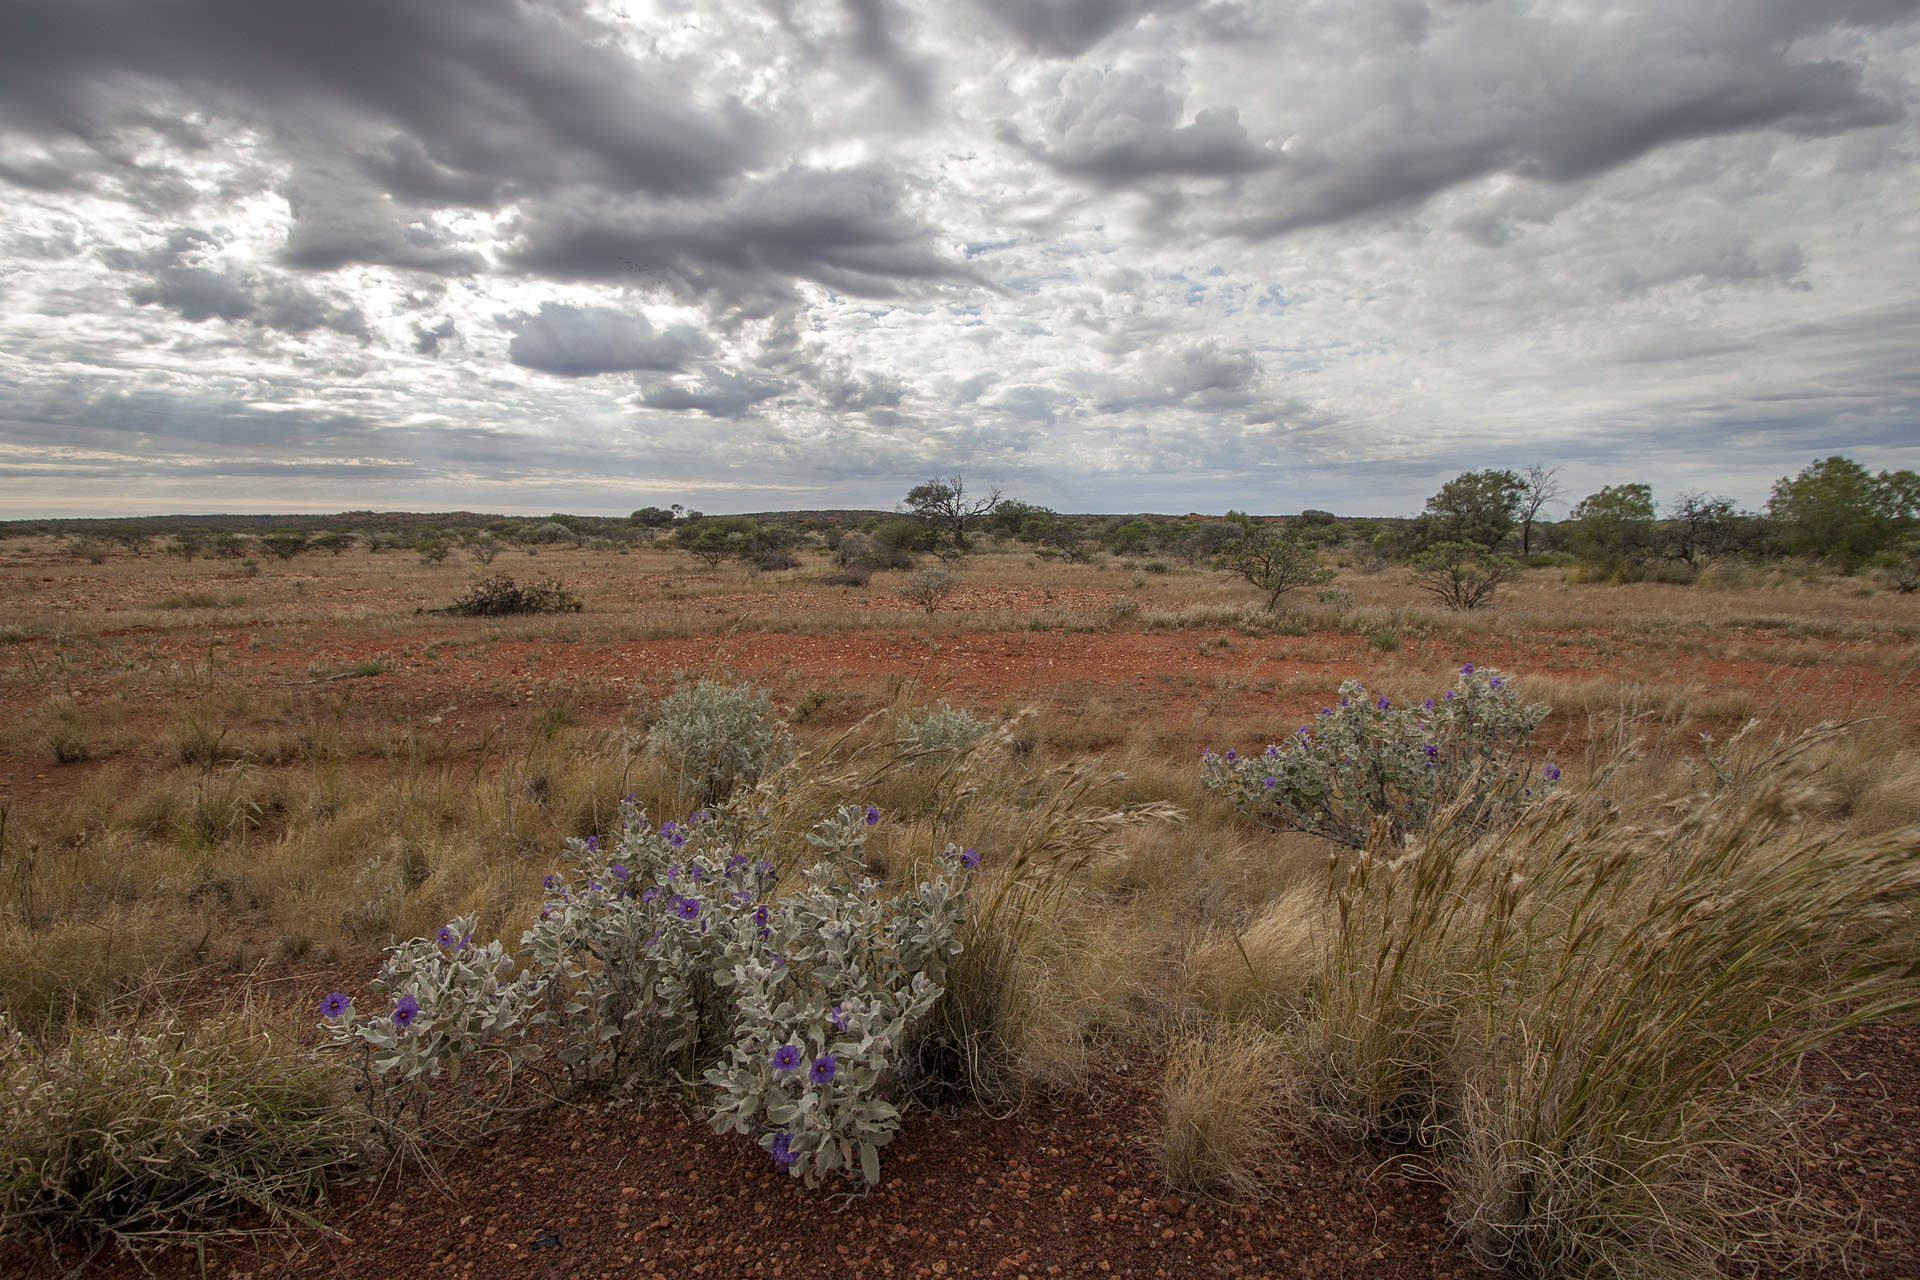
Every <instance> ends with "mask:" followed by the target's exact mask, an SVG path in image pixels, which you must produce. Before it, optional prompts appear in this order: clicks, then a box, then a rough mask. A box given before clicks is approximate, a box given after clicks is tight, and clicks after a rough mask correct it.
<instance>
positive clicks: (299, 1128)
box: [0, 1007, 363, 1245]
mask: <svg viewBox="0 0 1920 1280" xmlns="http://www.w3.org/2000/svg"><path fill="white" fill-rule="evenodd" d="M0 1099H4V1102H5V1105H4V1106H3V1107H0V1236H22V1235H26V1234H30V1233H33V1232H35V1231H41V1230H51V1231H58V1232H61V1233H63V1234H73V1233H78V1234H80V1235H82V1236H85V1237H90V1238H92V1239H94V1240H97V1241H112V1242H114V1243H117V1244H121V1245H140V1244H149V1243H160V1242H164V1241H166V1240H169V1239H178V1238H182V1237H197V1238H205V1237H206V1236H209V1235H217V1234H220V1233H221V1231H222V1230H241V1229H250V1230H254V1229H258V1228H257V1226H247V1227H244V1228H243V1227H242V1226H240V1225H239V1222H240V1218H239V1215H242V1214H249V1213H250V1214H253V1215H256V1216H255V1218H254V1221H255V1222H256V1223H257V1222H258V1221H259V1220H260V1215H264V1220H265V1221H267V1222H284V1221H287V1220H289V1219H299V1220H304V1221H310V1220H311V1219H310V1218H309V1217H308V1215H307V1214H306V1213H305V1212H304V1211H303V1208H302V1206H304V1205H307V1204H309V1203H311V1202H312V1201H313V1200H314V1199H315V1198H316V1196H317V1195H318V1193H319V1191H320V1189H321V1180H322V1178H323V1177H324V1176H325V1175H326V1174H328V1173H329V1172H332V1171H336V1170H339V1169H342V1168H344V1167H345V1166H347V1165H350V1164H352V1163H353V1162H355V1161H356V1160H357V1159H359V1157H360V1155H361V1152H362V1149H363V1148H362V1135H361V1130H360V1126H359V1125H358V1123H357V1122H356V1121H355V1119H354V1115H353V1112H352V1111H351V1110H350V1109H349V1107H348V1106H347V1105H346V1104H347V1096H346V1088H345V1085H344V1082H343V1080H342V1079H341V1077H340V1075H339V1074H338V1073H337V1072H335V1071H333V1070H331V1069H329V1068H327V1067H323V1066H322V1065H320V1064H319V1063H317V1062H315V1061H312V1060H311V1059H310V1058H309V1057H308V1055H307V1054H306V1052H305V1051H303V1050H301V1049H299V1048H298V1047H297V1046H296V1045H295V1044H294V1043H293V1042H292V1040H291V1039H290V1038H289V1037H288V1036H287V1035H286V1034H285V1032H284V1029H283V1028H281V1027H280V1026H278V1025H277V1024H275V1022H274V1021H273V1020H272V1019H271V1018H270V1017H268V1016H267V1015H265V1014H263V1013H262V1012H261V1011H260V1010H258V1009H255V1008H250V1007H243V1008H239V1009H234V1010H229V1011H227V1012H225V1013H220V1014H216V1015H214V1016H212V1017H208V1018H206V1019H204V1020H200V1021H192V1020H189V1019H188V1018H187V1017H186V1016H185V1015H183V1014H181V1013H179V1012H177V1011H162V1012H161V1013H158V1014H155V1013H152V1012H149V1013H147V1014H146V1015H145V1016H144V1017H142V1018H141V1019H140V1021H139V1023H138V1025H137V1026H135V1027H132V1028H127V1027H115V1026H105V1025H89V1024H82V1023H76V1024H73V1025H72V1026H70V1027H69V1028H67V1029H66V1033H65V1034H64V1035H62V1036H59V1037H57V1038H56V1040H55V1042H54V1043H53V1044H51V1045H48V1046H42V1045H39V1044H36V1043H34V1042H33V1041H31V1040H29V1039H28V1038H27V1037H25V1036H24V1035H23V1034H22V1033H21V1032H19V1031H18V1030H16V1029H14V1028H13V1027H12V1026H11V1025H10V1024H9V1023H8V1022H7V1021H6V1019H5V1018H4V1017H0Z"/></svg>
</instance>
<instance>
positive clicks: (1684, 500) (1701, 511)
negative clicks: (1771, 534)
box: [1661, 489, 1740, 570]
mask: <svg viewBox="0 0 1920 1280" xmlns="http://www.w3.org/2000/svg"><path fill="white" fill-rule="evenodd" d="M1739 518H1740V513H1739V512H1738V511H1736V510H1735V509H1734V505H1733V499H1731V498H1720V497H1715V496H1714V495H1712V494H1708V493H1702V492H1701V491H1700V490H1698V489H1689V490H1688V491H1687V492H1685V493H1683V494H1681V495H1680V496H1679V497H1677V498H1675V499H1674V500H1673V502H1672V503H1671V504H1670V505H1669V506H1668V507H1667V523H1666V525H1665V527H1664V528H1663V529H1662V530H1661V532H1662V533H1663V534H1664V535H1665V541H1666V548H1667V554H1668V555H1670V556H1672V557H1674V558H1675V559H1677V560H1684V561H1686V562H1687V567H1688V568H1690V569H1694V570H1698V569H1699V568H1700V562H1701V561H1703V560H1709V559H1712V558H1713V557H1714V556H1719V555H1725V554H1726V553H1727V552H1729V551H1731V550H1732V549H1733V548H1734V547H1735V546H1736V545H1737V544H1738V541H1739V537H1740V531H1739V527H1738V523H1737V522H1738V520H1739Z"/></svg>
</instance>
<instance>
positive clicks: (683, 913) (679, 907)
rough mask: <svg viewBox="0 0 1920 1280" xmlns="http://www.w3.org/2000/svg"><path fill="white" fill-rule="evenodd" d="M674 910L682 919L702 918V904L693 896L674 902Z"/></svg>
mask: <svg viewBox="0 0 1920 1280" xmlns="http://www.w3.org/2000/svg"><path fill="white" fill-rule="evenodd" d="M673 912H674V914H675V915H677V916H679V917H680V918H681V919H682V920H698V919H699V918H700V904H699V903H697V902H695V901H694V900H693V899H692V898H682V899H680V901H678V902H676V903H674V904H673Z"/></svg>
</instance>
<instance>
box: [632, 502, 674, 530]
mask: <svg viewBox="0 0 1920 1280" xmlns="http://www.w3.org/2000/svg"><path fill="white" fill-rule="evenodd" d="M675 510H678V508H675ZM627 519H628V520H630V521H632V522H633V523H634V524H637V525H644V526H645V527H647V528H649V529H670V528H672V527H673V520H674V514H673V512H672V511H669V510H667V509H666V508H665V507H642V508H640V509H639V510H638V511H636V512H634V513H633V514H632V515H630V516H628V517H627Z"/></svg>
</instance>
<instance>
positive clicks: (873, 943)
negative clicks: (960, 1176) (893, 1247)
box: [321, 798, 979, 1186]
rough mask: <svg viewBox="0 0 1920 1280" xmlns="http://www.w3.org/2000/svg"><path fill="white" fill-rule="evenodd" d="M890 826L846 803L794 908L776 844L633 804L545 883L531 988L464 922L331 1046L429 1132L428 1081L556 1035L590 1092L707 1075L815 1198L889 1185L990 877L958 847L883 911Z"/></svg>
mask: <svg viewBox="0 0 1920 1280" xmlns="http://www.w3.org/2000/svg"><path fill="white" fill-rule="evenodd" d="M879 818H880V815H879V811H878V810H876V809H873V808H872V807H870V806H869V807H865V808H855V807H851V806H843V807H842V808H841V809H840V810H839V811H838V812H837V813H836V814H835V815H834V816H833V817H831V818H829V819H827V820H826V821H825V822H822V823H820V824H819V825H818V826H816V827H815V828H814V829H813V831H812V832H811V833H809V835H808V836H807V841H808V843H809V844H810V845H811V846H812V848H813V850H814V862H813V865H812V866H811V867H810V868H809V869H808V870H807V871H806V873H805V886H804V887H802V888H799V889H798V890H797V891H795V892H790V893H788V894H785V895H782V896H781V897H779V898H778V899H777V900H776V899H775V896H774V887H775V883H776V878H777V875H778V872H777V870H776V868H775V866H774V863H773V862H772V861H770V860H767V859H765V858H755V857H752V856H750V855H749V853H747V852H746V851H745V850H746V849H748V848H749V847H751V846H753V845H756V844H758V843H760V842H762V841H763V840H764V839H765V838H766V836H767V833H766V832H765V831H764V830H762V829H759V828H756V827H755V826H754V824H753V823H752V822H751V821H749V820H746V819H744V818H742V817H739V816H736V815H731V814H728V813H726V812H724V811H723V812H722V813H721V814H720V815H718V816H716V815H714V814H710V813H708V812H706V811H704V810H702V811H700V812H698V813H696V814H695V815H694V817H693V818H692V819H691V820H689V822H688V823H687V824H686V825H681V824H678V823H675V822H663V823H661V824H660V827H659V829H658V830H655V829H654V828H653V827H652V826H651V825H650V824H649V823H648V822H647V820H646V818H645V815H644V814H642V813H641V811H640V810H639V808H638V806H636V805H635V804H633V803H632V800H631V798H629V800H628V802H627V803H625V804H623V805H622V808H621V834H620V836H619V837H618V838H617V840H615V841H614V842H612V843H611V844H610V845H608V846H605V847H603V846H602V845H601V843H600V842H599V840H597V839H589V840H569V841H568V842H567V843H568V850H569V852H570V854H571V855H572V859H573V861H574V863H575V866H576V871H575V873H574V874H572V875H569V876H548V877H547V881H546V887H547V891H548V892H547V901H546V904H545V905H544V906H543V907H542V908H541V912H540V919H539V921H538V922H537V923H536V924H535V925H534V926H533V928H531V929H529V930H527V932H526V933H525V934H524V935H523V937H522V939H521V941H522V943H523V945H524V946H525V947H526V949H527V951H528V952H529V953H530V955H531V956H532V958H533V961H532V967H531V969H530V970H529V971H528V972H526V973H522V974H520V975H519V976H517V977H512V978H511V979H510V980H509V975H510V974H511V971H512V962H511V961H510V960H508V959H507V958H506V956H505V954H504V952H503V950H502V949H501V946H500V944H499V943H498V942H494V943H489V944H487V945H486V946H484V947H476V946H475V945H474V944H473V941H472V937H471V934H470V932H468V931H469V930H470V928H471V925H472V921H471V919H463V920H456V921H454V922H452V923H451V924H449V925H447V926H446V927H445V928H443V929H442V930H440V932H439V934H438V935H437V936H436V937H435V938H431V939H428V938H417V939H414V940H413V941H412V942H409V943H406V944H403V945H402V946H399V947H395V948H392V949H390V953H389V955H390V958H389V960H388V962H387V965H386V967H385V968H384V969H383V970H382V971H381V975H380V977H379V979H377V980H376V982H375V984H374V985H375V987H376V989H378V990H381V991H383V992H385V993H387V994H388V995H389V996H391V997H392V1008H391V1009H390V1011H389V1012H387V1013H385V1014H381V1015H375V1016H373V1017H369V1018H361V1017H360V1016H359V1015H358V1014H357V1013H356V1012H355V1011H354V1009H353V1008H352V1002H351V1001H350V1000H349V999H348V998H347V997H346V995H345V994H343V993H339V992H336V993H334V994H333V995H330V996H328V997H327V1000H326V1002H325V1003H324V1004H323V1006H322V1010H321V1011H322V1014H323V1016H324V1017H325V1019H326V1021H324V1022H323V1023H322V1027H323V1029H325V1030H326V1031H327V1032H328V1034H329V1036H330V1038H331V1040H332V1042H333V1044H334V1045H336V1046H338V1047H340V1048H343V1049H346V1050H348V1051H350V1052H354V1053H357V1054H358V1055H359V1057H360V1061H361V1064H362V1070H363V1073H364V1074H365V1087H366V1094H367V1097H368V1098H369V1100H370V1103H371V1105H373V1106H375V1107H376V1114H377V1115H378V1116H379V1117H380V1118H381V1119H382V1120H383V1121H386V1122H388V1123H389V1124H392V1123H394V1122H397V1121H400V1120H403V1119H404V1118H405V1117H406V1115H407V1113H408V1111H409V1109H410V1107H411V1106H412V1104H413V1101H414V1099H416V1098H417V1099H418V1100H419V1101H418V1107H417V1108H415V1111H416V1114H418V1115H421V1116H424V1113H425V1101H426V1089H425V1086H426V1082H428V1081H430V1080H432V1079H433V1078H434V1077H436V1076H439V1075H440V1074H442V1072H443V1071H444V1072H448V1073H455V1072H458V1073H460V1074H461V1078H462V1079H463V1080H468V1079H471V1073H472V1072H473V1070H474V1069H475V1068H474V1066H473V1064H474V1062H475V1060H476V1057H477V1056H478V1055H480V1054H482V1052H483V1051H485V1050H489V1049H491V1050H494V1051H495V1052H496V1053H497V1056H498V1057H500V1058H501V1059H504V1060H506V1061H508V1062H527V1061H531V1060H532V1059H533V1058H534V1057H536V1056H537V1055H538V1053H539V1049H540V1046H539V1044H538V1042H537V1040H536V1039H535V1038H534V1037H535V1035H536V1034H537V1029H538V1028H541V1027H543V1026H550V1027H552V1028H554V1030H555V1032H556V1039H557V1041H558V1045H559V1052H558V1057H559V1059H560V1061H561V1062H562V1064H564V1065H565V1066H566V1067H567V1068H568V1070H569V1071H571V1072H572V1073H573V1074H574V1076H575V1078H582V1077H587V1076H592V1075H595V1074H600V1073H602V1072H603V1071H604V1072H606V1073H608V1074H612V1075H615V1076H616V1077H618V1076H621V1075H622V1074H623V1073H624V1074H628V1075H631V1074H632V1073H634V1072H638V1073H641V1074H644V1075H646V1076H649V1077H650V1078H653V1079H655V1080H666V1079H678V1080H680V1081H681V1082H683V1083H685V1082H687V1081H690V1080H692V1079H695V1078H704V1079H705V1081H706V1082H707V1083H708V1084H709V1085H711V1086H712V1087H713V1088H714V1090H715V1099H714V1103H713V1110H712V1123H713V1127H714V1130H715V1131H716V1132H720V1133H725V1132H728V1131H733V1132H738V1133H746V1134H754V1133H757V1134H758V1138H759V1142H760V1145H761V1146H762V1147H763V1148H765V1149H766V1150H767V1152H768V1154H769V1155H771V1156H772V1158H773V1159H774V1160H775V1161H776V1162H777V1163H778V1164H779V1165H780V1166H781V1167H782V1168H785V1169H786V1170H787V1171H788V1172H789V1173H790V1174H792V1175H793V1176H795V1177H800V1178H804V1179H805V1180H806V1182H807V1184H808V1185H809V1186H812V1185H815V1184H817V1182H818V1181H819V1178H820V1175H822V1174H823V1173H830V1172H835V1171H838V1172H842V1173H845V1174H846V1175H847V1176H849V1177H857V1178H859V1179H861V1180H863V1181H865V1182H866V1183H868V1184H869V1185H871V1184H873V1183H875V1182H878V1181H879V1178H880V1158H879V1151H880V1148H881V1147H882V1146H884V1145H886V1143H887V1142H888V1141H890V1140H891V1138H892V1136H893V1134H894V1132H895V1131H896V1130H897V1129H898V1127H899V1119H900V1112H899V1109H898V1107H897V1106H896V1105H895V1103H896V1101H900V1100H903V1095H902V1092H901V1090H902V1088H903V1086H904V1084H905V1077H904V1073H903V1066H904V1064H905V1061H906V1057H907V1055H906V1052H905V1049H904V1045H905V1043H906V1038H907V1035H908V1033H909V1031H910V1030H911V1028H912V1026H913V1024H914V1023H915V1022H916V1021H918V1020H919V1019H920V1018H921V1017H923V1016H924V1015H925V1014H926V1013H927V1011H928V1010H929V1009H931V1008H932V1007H933V1005H934V1004H935V1002H936V1001H938V1000H939V999H940V997H941V994H942V991H943V988H942V985H941V984H942V979H943V977H944V975H945V972H946V968H947V965H948V963H949V962H950V961H951V960H952V959H953V957H954V956H955V955H956V954H958V952H959V950H960V944H959V943H958V941H957V940H956V936H957V932H958V928H959V924H960V920H961V918H962V915H963V912H964V906H965V897H964V889H965V882H966V876H965V873H966V872H967V871H969V870H971V868H972V867H974V866H975V865H977V864H978V861H979V859H978V857H977V856H976V855H974V854H973V852H972V850H967V851H965V852H961V853H956V852H955V851H954V850H953V849H951V848H949V849H948V851H947V852H948V856H947V857H945V858H943V859H941V861H940V864H939V865H938V867H936V868H935V869H933V870H932V871H931V872H930V873H929V874H928V875H927V877H926V878H924V879H922V880H921V881H920V883H919V885H918V887H917V889H914V890H910V891H907V892H903V893H899V894H895V895H892V896H890V897H889V896H884V895H882V894H881V892H880V889H879V886H878V885H877V884H876V883H875V882H874V881H872V880H870V879H866V878H864V877H863V876H862V875H861V874H860V872H861V868H862V866H863V865H864V860H865V859H864V853H863V845H864V841H865V833H866V830H867V829H868V828H869V827H871V826H872V825H873V824H874V823H876V822H878V821H879ZM463 1063H465V1064H467V1067H466V1070H465V1071H464V1072H462V1071H461V1068H462V1064H463ZM702 1067H704V1068H705V1070H704V1074H703V1075H702V1072H701V1068H702Z"/></svg>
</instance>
